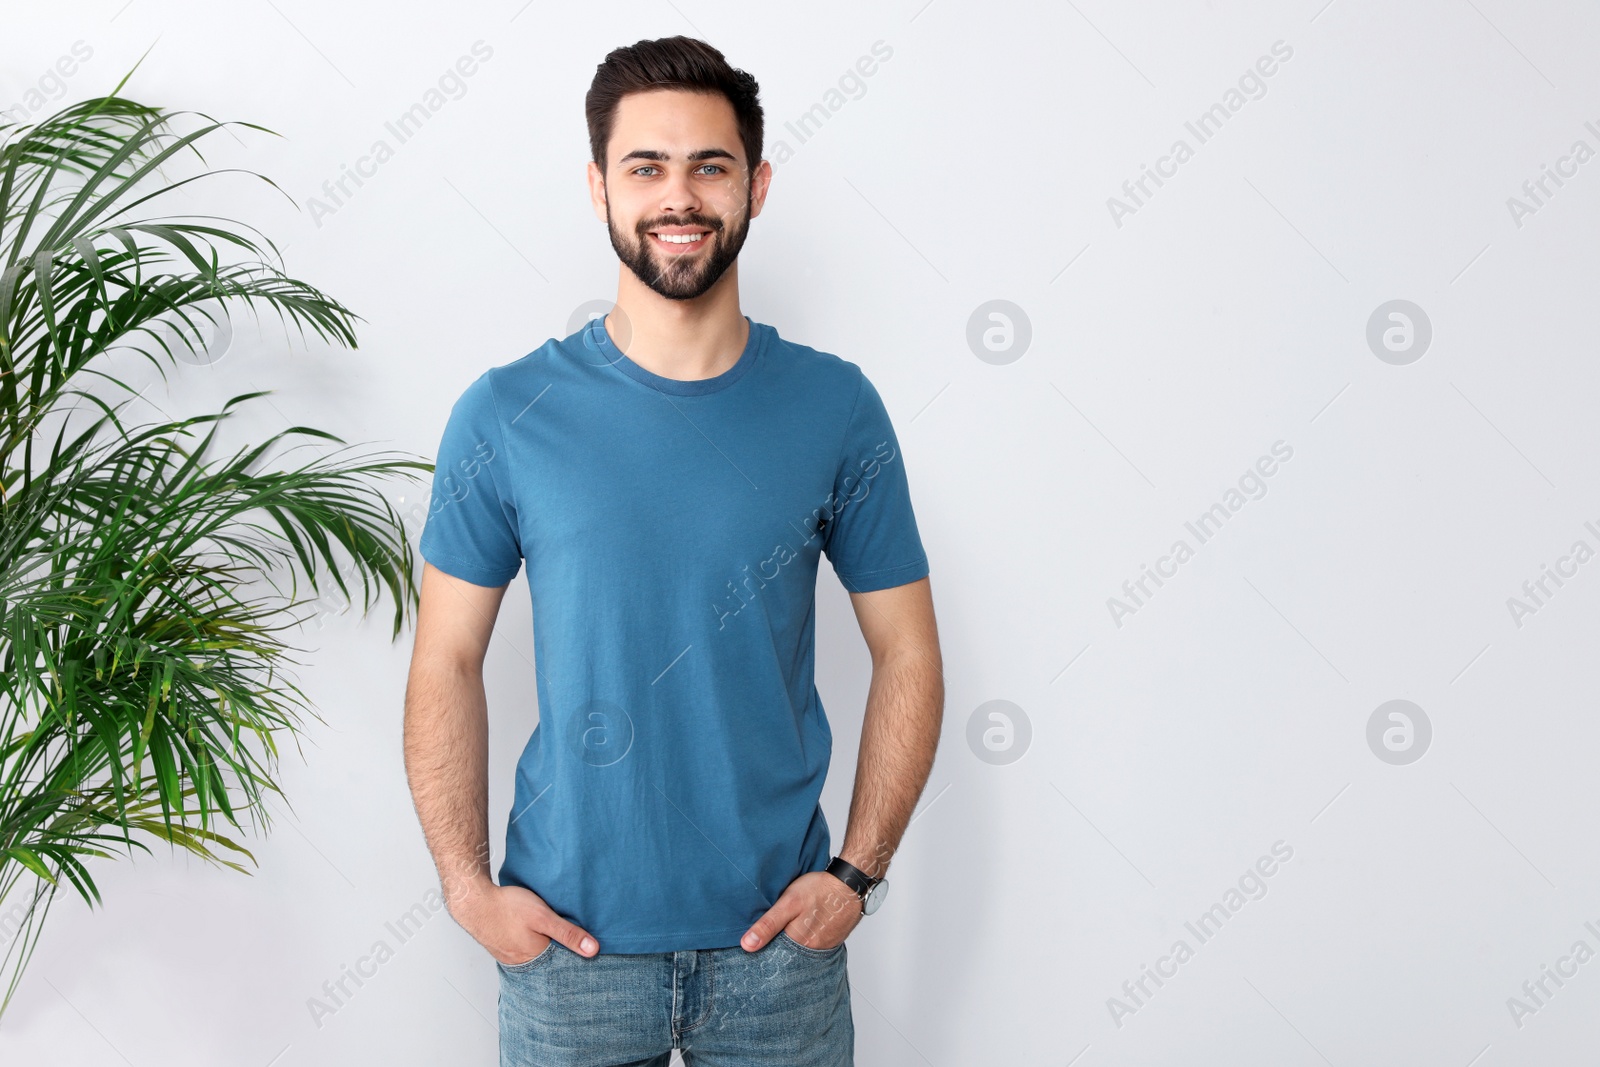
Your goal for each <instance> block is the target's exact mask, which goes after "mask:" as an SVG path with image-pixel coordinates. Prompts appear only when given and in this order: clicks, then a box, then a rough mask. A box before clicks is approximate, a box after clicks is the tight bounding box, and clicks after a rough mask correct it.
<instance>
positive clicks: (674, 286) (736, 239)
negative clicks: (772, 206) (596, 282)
mask: <svg viewBox="0 0 1600 1067" xmlns="http://www.w3.org/2000/svg"><path fill="white" fill-rule="evenodd" d="M750 207H751V196H750V195H746V197H745V202H744V217H743V218H741V219H740V220H739V223H738V227H737V228H736V229H735V230H734V231H733V232H732V234H731V235H730V234H729V233H728V232H727V231H726V230H725V229H724V228H723V225H722V222H721V220H719V219H715V218H711V217H708V216H703V215H689V216H687V217H686V218H685V219H683V220H680V221H678V222H675V223H669V224H667V225H679V226H705V227H707V228H709V229H710V230H711V235H710V236H709V237H708V238H707V240H708V241H710V242H711V247H709V248H707V249H703V250H701V251H700V252H697V253H695V254H694V256H693V257H692V258H691V257H687V256H677V257H674V259H675V260H677V259H681V260H682V261H683V262H676V261H669V262H667V263H666V264H665V267H664V268H663V266H662V258H663V254H662V253H658V252H657V251H656V250H655V249H654V248H653V247H652V246H651V237H650V233H649V231H648V230H640V231H639V232H638V233H637V234H635V235H634V237H633V240H632V242H631V243H625V242H623V241H622V240H621V238H620V235H619V234H618V233H617V228H616V227H615V226H613V225H612V224H611V204H610V202H609V201H608V202H607V203H606V232H607V233H608V234H610V236H611V247H612V249H613V250H614V251H615V252H616V253H617V258H618V259H620V260H622V262H623V263H624V264H626V265H627V267H628V269H629V270H631V271H633V275H634V277H636V278H638V279H639V280H640V281H641V282H643V283H644V284H645V285H647V286H649V287H650V288H651V289H652V290H653V291H655V292H657V293H659V294H660V295H662V296H664V297H666V298H667V299H668V300H693V299H694V298H695V297H697V296H702V295H704V294H705V293H706V291H707V290H709V289H710V288H711V287H712V286H713V285H716V284H717V281H718V280H719V279H720V278H721V277H722V275H723V274H724V273H725V272H726V271H727V269H728V268H729V267H730V266H732V265H733V261H734V260H735V259H737V258H739V250H740V249H741V248H743V247H744V239H745V236H746V235H747V234H748V233H749V232H750ZM653 221H654V220H653ZM655 224H656V225H661V223H659V222H656V223H655Z"/></svg>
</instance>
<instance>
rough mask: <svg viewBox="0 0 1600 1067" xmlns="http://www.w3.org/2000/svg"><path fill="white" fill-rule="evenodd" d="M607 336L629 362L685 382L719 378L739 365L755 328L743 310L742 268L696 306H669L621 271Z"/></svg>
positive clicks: (684, 302)
mask: <svg viewBox="0 0 1600 1067" xmlns="http://www.w3.org/2000/svg"><path fill="white" fill-rule="evenodd" d="M620 271H621V275H620V278H619V281H618V284H617V306H616V309H615V310H613V311H612V313H611V314H610V315H608V316H606V322H605V328H606V333H607V334H608V335H610V337H611V342H612V344H614V345H616V346H617V348H618V349H619V350H621V351H622V352H623V353H624V354H625V355H626V356H627V357H628V358H629V359H631V360H633V361H634V362H635V363H637V364H639V366H641V367H643V368H644V369H645V370H647V371H649V372H650V373H652V374H659V375H661V376H662V377H663V378H676V379H677V380H679V381H697V380H700V379H703V378H715V377H716V376H717V375H719V374H721V373H723V372H724V371H726V370H728V369H729V368H730V367H732V366H733V365H734V364H735V363H737V362H739V357H740V356H741V355H742V354H743V353H744V349H745V344H746V343H747V342H748V341H749V334H750V326H749V324H748V323H747V322H745V318H744V313H743V312H741V311H740V310H739V279H738V274H737V271H738V265H737V264H734V265H733V266H730V267H729V268H728V270H727V272H726V273H725V274H723V276H722V277H721V278H720V279H718V280H717V284H716V285H713V286H712V287H711V288H710V289H709V290H707V291H706V292H705V293H704V294H702V295H701V296H698V297H695V298H694V299H693V300H668V299H667V298H666V297H664V296H662V295H661V294H659V293H657V292H656V291H655V290H653V289H651V288H650V287H649V286H647V285H645V284H644V283H643V282H641V281H639V279H638V278H637V277H635V276H634V274H633V272H632V271H630V270H629V269H628V268H627V267H626V266H622V267H621V268H620Z"/></svg>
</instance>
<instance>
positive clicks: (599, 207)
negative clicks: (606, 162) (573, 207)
mask: <svg viewBox="0 0 1600 1067" xmlns="http://www.w3.org/2000/svg"><path fill="white" fill-rule="evenodd" d="M587 179H588V182H589V206H590V207H591V208H593V209H594V217H595V218H597V219H599V220H600V221H601V222H604V221H606V176H605V172H604V171H602V170H601V169H600V167H599V165H598V164H596V163H595V162H594V161H593V160H590V161H589V165H588V168H587Z"/></svg>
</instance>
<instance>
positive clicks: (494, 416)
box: [417, 372, 522, 588]
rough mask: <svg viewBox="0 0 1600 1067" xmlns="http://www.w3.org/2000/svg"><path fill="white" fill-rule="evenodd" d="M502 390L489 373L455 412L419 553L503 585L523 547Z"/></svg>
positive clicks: (476, 579) (461, 574) (449, 569)
mask: <svg viewBox="0 0 1600 1067" xmlns="http://www.w3.org/2000/svg"><path fill="white" fill-rule="evenodd" d="M510 487H511V470H510V457H509V456H508V455H507V453H506V449H505V442H504V435H503V434H502V433H501V432H500V418H499V415H498V413H497V412H496V410H495V403H494V388H493V385H492V383H491V382H490V380H489V375H488V373H487V372H485V373H484V374H483V375H482V376H480V377H479V378H478V380H477V381H475V382H473V383H472V384H471V385H469V386H468V387H467V389H466V392H464V393H462V394H461V398H460V399H459V400H457V401H456V403H455V406H454V407H453V408H451V409H450V418H449V420H448V421H447V422H446V423H445V428H444V436H443V438H442V439H441V440H440V442H439V455H438V458H437V459H436V460H435V461H434V471H433V493H432V499H431V500H430V502H429V505H428V518H427V521H426V523H425V524H424V525H423V528H422V538H421V540H420V541H419V542H418V545H417V548H418V551H420V552H421V553H422V558H423V559H425V560H427V561H428V562H429V563H431V564H433V565H434V566H435V567H438V568H439V569H440V570H442V571H444V572H445V573H446V574H449V575H453V576H454V577H457V578H461V579H463V580H465V581H468V582H471V583H472V584H473V585H483V586H488V587H490V588H497V587H499V586H502V585H505V584H507V583H508V582H510V581H511V579H513V578H515V577H516V576H517V571H518V570H520V569H521V567H522V545H521V540H520V538H519V537H518V535H517V530H518V526H517V509H516V503H515V501H514V499H513V498H512V496H511V494H510Z"/></svg>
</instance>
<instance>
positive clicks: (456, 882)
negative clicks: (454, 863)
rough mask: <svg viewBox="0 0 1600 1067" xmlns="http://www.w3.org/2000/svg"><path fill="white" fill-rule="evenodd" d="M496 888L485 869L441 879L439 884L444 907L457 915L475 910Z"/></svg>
mask: <svg viewBox="0 0 1600 1067" xmlns="http://www.w3.org/2000/svg"><path fill="white" fill-rule="evenodd" d="M498 888H499V886H497V885H495V884H494V879H492V878H490V877H489V873H488V872H487V871H483V872H480V873H477V874H473V875H462V876H458V877H456V878H452V879H449V880H446V881H443V882H442V883H441V885H440V889H441V890H442V891H443V893H444V902H445V907H446V908H447V909H448V910H449V912H450V914H452V915H455V916H457V917H459V916H460V915H462V914H463V913H466V912H471V911H473V910H475V909H476V908H477V907H478V906H479V905H481V904H482V903H483V902H484V901H485V900H486V899H488V897H489V896H490V894H492V893H493V892H494V891H495V890H496V889H498Z"/></svg>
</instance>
